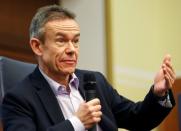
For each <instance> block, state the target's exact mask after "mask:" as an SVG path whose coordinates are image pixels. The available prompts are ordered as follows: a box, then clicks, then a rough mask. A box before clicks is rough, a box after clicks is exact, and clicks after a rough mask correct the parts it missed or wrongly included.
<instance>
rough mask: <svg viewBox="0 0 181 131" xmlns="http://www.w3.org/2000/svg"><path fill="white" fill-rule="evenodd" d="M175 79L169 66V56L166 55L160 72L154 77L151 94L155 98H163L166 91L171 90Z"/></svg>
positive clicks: (170, 65)
mask: <svg viewBox="0 0 181 131" xmlns="http://www.w3.org/2000/svg"><path fill="white" fill-rule="evenodd" d="M175 77H176V76H175V72H174V69H173V67H172V64H171V56H170V55H166V56H165V57H164V59H163V63H162V66H161V68H160V70H159V71H158V73H157V74H156V76H155V79H154V90H153V92H154V93H155V94H156V95H157V96H164V95H165V94H166V92H167V91H168V89H169V88H172V86H173V84H174V81H175Z"/></svg>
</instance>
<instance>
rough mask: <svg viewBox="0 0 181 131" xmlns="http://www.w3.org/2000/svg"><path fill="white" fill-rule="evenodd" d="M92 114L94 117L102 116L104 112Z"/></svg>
mask: <svg viewBox="0 0 181 131" xmlns="http://www.w3.org/2000/svg"><path fill="white" fill-rule="evenodd" d="M92 116H93V117H101V116H102V112H101V111H97V112H93V113H92Z"/></svg>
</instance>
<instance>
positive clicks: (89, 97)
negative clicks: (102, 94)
mask: <svg viewBox="0 0 181 131" xmlns="http://www.w3.org/2000/svg"><path fill="white" fill-rule="evenodd" d="M85 93H86V94H85V96H86V101H90V100H92V99H94V98H96V90H86V92H85ZM88 131H97V128H96V124H95V125H93V126H92V127H91V128H90V129H89V130H88Z"/></svg>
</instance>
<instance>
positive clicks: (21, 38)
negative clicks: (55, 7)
mask: <svg viewBox="0 0 181 131" xmlns="http://www.w3.org/2000/svg"><path fill="white" fill-rule="evenodd" d="M48 4H58V0H25V1H24V0H13V1H10V0H5V1H1V4H0V16H1V17H0V25H1V26H0V55H2V56H8V57H11V58H16V59H19V60H23V61H29V62H35V59H34V56H33V53H32V51H31V49H30V47H29V24H30V22H31V19H32V17H33V15H34V14H35V12H36V10H37V8H39V7H41V6H44V5H48Z"/></svg>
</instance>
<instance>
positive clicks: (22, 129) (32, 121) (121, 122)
mask: <svg viewBox="0 0 181 131" xmlns="http://www.w3.org/2000/svg"><path fill="white" fill-rule="evenodd" d="M87 72H90V71H85V70H76V72H75V74H76V76H77V77H78V78H79V80H80V85H79V90H80V93H81V95H82V97H83V98H84V88H83V75H84V74H85V73H87ZM91 73H94V75H95V77H96V81H97V88H96V91H97V96H98V98H99V99H100V101H101V105H102V109H101V110H102V112H103V116H102V120H101V122H100V123H99V125H100V127H101V128H102V130H103V131H117V128H126V129H129V130H139V131H147V130H150V129H152V128H153V127H155V126H157V125H158V124H159V123H160V122H161V121H162V120H163V119H164V118H165V117H166V115H167V114H168V113H169V112H170V110H171V108H165V107H162V106H160V105H159V104H158V99H157V97H156V96H154V94H153V93H152V92H151V91H150V92H149V93H148V94H147V96H146V97H145V99H144V101H143V102H138V103H134V102H132V101H130V100H128V99H126V98H124V97H123V96H121V95H119V94H118V93H117V92H116V90H115V89H113V88H112V87H111V85H110V84H109V83H108V82H107V81H106V79H105V78H104V76H103V75H102V74H101V73H98V72H91ZM17 77H18V76H17ZM170 98H171V101H172V104H173V105H174V104H175V102H174V100H173V96H172V94H171V92H170ZM2 111H3V113H2V115H3V125H4V131H74V129H73V126H72V125H71V123H70V121H69V120H65V119H64V116H63V114H62V111H61V109H60V107H59V104H58V101H57V99H56V97H55V95H54V93H53V91H52V89H51V88H50V86H49V84H48V83H47V81H46V80H45V79H44V77H43V76H42V74H41V73H40V71H39V69H38V68H36V69H35V71H34V72H33V73H32V74H30V75H29V76H28V77H26V78H25V79H24V80H23V81H22V82H20V83H19V84H18V85H17V86H16V87H14V88H12V90H10V91H9V92H7V93H6V95H5V97H4V100H3V110H2Z"/></svg>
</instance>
